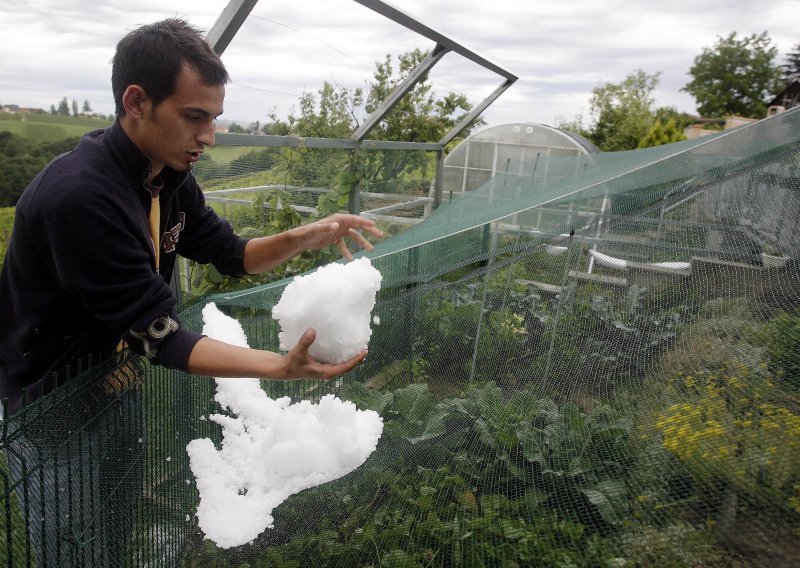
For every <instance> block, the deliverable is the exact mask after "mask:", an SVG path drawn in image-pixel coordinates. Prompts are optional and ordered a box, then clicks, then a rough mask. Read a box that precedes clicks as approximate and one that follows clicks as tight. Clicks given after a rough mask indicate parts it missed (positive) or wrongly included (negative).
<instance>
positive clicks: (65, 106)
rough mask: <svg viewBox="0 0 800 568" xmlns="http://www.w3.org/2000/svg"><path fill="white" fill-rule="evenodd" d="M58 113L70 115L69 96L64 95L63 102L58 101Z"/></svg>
mask: <svg viewBox="0 0 800 568" xmlns="http://www.w3.org/2000/svg"><path fill="white" fill-rule="evenodd" d="M58 114H60V115H62V116H69V102H67V97H64V98H63V99H61V102H60V103H58Z"/></svg>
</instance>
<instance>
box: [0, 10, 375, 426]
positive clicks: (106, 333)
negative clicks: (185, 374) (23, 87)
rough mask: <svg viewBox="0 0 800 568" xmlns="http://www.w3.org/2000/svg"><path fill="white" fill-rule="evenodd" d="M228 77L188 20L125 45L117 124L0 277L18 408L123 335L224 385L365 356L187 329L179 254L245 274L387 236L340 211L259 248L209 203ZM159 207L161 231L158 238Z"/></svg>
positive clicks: (335, 368)
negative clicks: (279, 349)
mask: <svg viewBox="0 0 800 568" xmlns="http://www.w3.org/2000/svg"><path fill="white" fill-rule="evenodd" d="M227 80H228V75H227V72H226V71H225V68H224V66H223V64H222V62H221V61H220V60H219V58H218V57H217V55H216V54H214V53H213V51H212V50H211V49H210V48H209V46H208V44H207V43H206V42H205V41H204V39H203V38H202V36H200V34H199V33H198V32H197V31H196V30H195V29H193V28H192V27H191V26H189V25H188V24H187V23H186V22H183V21H181V20H178V19H169V20H165V21H163V22H159V23H156V24H153V25H150V26H144V27H142V28H140V29H137V30H135V31H133V32H131V33H130V34H129V35H128V36H126V37H125V38H124V39H123V40H122V41H120V42H119V45H118V46H117V53H116V55H115V57H114V61H113V68H112V86H113V92H114V99H115V102H116V112H117V117H118V118H117V121H116V122H115V124H114V125H113V126H111V127H110V128H108V129H106V130H103V131H96V132H93V133H90V134H88V135H87V136H86V137H84V138H83V139H82V140H81V142H80V144H79V145H78V146H77V148H76V149H75V150H74V151H72V152H70V153H69V154H66V155H64V156H61V157H59V158H57V159H56V160H54V161H53V163H51V164H50V165H48V166H47V167H46V168H45V169H44V170H43V171H42V172H41V173H40V174H39V175H38V176H37V177H36V178H35V179H34V180H33V181H32V182H31V184H30V186H29V187H28V188H27V189H26V191H25V192H24V194H23V195H22V197H21V198H20V200H19V203H18V204H17V210H16V220H15V223H14V231H13V235H12V238H11V240H10V244H9V248H8V251H7V254H6V258H5V262H4V264H3V270H2V274H0V314H2V317H3V326H2V328H0V398H8V399H9V401H10V411H11V412H14V411H16V410H17V409H18V408H19V406H20V403H21V400H22V391H23V389H27V400H28V401H31V400H33V399H34V398H35V397H36V396H37V395H38V393H39V392H40V390H41V391H42V392H45V393H46V392H48V391H49V390H50V389H51V384H50V383H51V382H52V380H53V376H54V373H58V372H60V371H61V370H62V369H63V368H64V367H65V366H66V364H68V363H70V362H75V361H76V360H78V359H81V358H84V359H85V358H86V357H87V355H88V354H93V355H94V360H95V361H97V360H98V356H99V357H100V358H105V357H107V356H108V355H109V354H111V353H112V352H113V350H114V349H115V347H116V345H117V344H118V343H119V341H120V339H124V340H125V341H126V342H127V344H128V346H129V347H130V348H131V349H132V350H133V351H135V352H138V353H140V354H143V355H146V356H147V357H148V358H150V360H151V361H152V362H154V363H156V364H161V365H164V366H167V367H170V368H177V369H182V370H187V371H189V372H192V373H196V374H200V375H209V376H217V377H225V376H232V377H243V376H247V377H260V378H267V379H299V378H321V379H327V378H330V377H333V376H335V375H339V374H341V373H343V372H345V371H348V370H349V369H351V368H352V367H353V366H355V365H356V364H357V363H358V362H359V361H360V360H361V359H362V358H363V356H364V355H363V354H361V355H359V356H357V357H355V358H354V359H352V360H350V361H348V362H346V363H343V364H339V365H323V364H320V363H318V362H316V361H314V360H313V359H312V358H310V357H309V356H308V347H309V345H311V343H312V342H313V341H314V333H313V330H309V332H308V333H307V334H306V335H305V336H304V337H303V339H302V340H301V341H300V343H299V344H298V345H297V346H296V347H295V348H294V349H292V350H291V351H290V352H289V353H288V355H285V356H281V355H278V354H276V353H271V352H266V351H259V350H250V349H241V348H238V347H234V346H231V345H227V344H224V343H221V342H218V341H214V340H212V339H210V338H208V337H201V336H200V335H199V334H197V333H194V332H191V331H188V330H186V329H184V328H183V327H181V325H180V322H179V321H178V318H177V317H176V314H175V307H176V306H175V303H176V300H175V297H174V295H173V294H172V292H171V290H170V289H169V285H168V282H169V280H170V278H171V277H172V275H173V270H174V265H175V258H176V255H177V254H181V255H183V256H185V257H187V258H190V259H192V260H195V261H198V262H203V263H207V262H211V263H213V264H214V265H215V266H216V267H217V268H218V269H219V270H220V271H221V272H222V273H224V274H228V275H232V276H237V275H238V276H241V275H244V274H254V273H260V272H265V271H268V270H270V269H271V268H273V267H275V266H276V265H278V264H280V263H281V262H284V261H286V260H288V259H290V258H292V257H294V256H296V255H298V254H299V253H301V252H302V251H303V250H306V249H319V248H323V247H326V246H328V245H331V244H336V245H338V246H339V248H340V249H341V251H342V253H343V254H344V256H345V257H347V258H348V259H349V258H352V257H351V255H350V253H349V251H348V249H347V246H346V245H345V242H344V240H343V239H344V238H345V237H347V238H352V239H353V240H354V241H355V242H357V243H358V244H359V245H360V246H361V247H363V248H367V249H370V248H371V245H370V244H369V242H368V241H367V240H366V239H365V238H364V237H363V236H362V235H361V234H360V233H359V231H360V230H365V231H367V232H369V233H371V234H372V235H375V236H380V235H381V233H380V231H378V230H377V228H376V227H375V224H374V222H373V221H370V220H367V219H363V218H361V217H358V216H355V215H341V214H339V215H334V216H332V217H329V218H327V219H324V220H321V221H317V222H315V223H311V224H308V225H305V226H301V227H298V228H296V229H293V230H290V231H287V232H285V233H281V234H278V235H273V236H268V237H262V238H256V239H252V240H249V241H246V240H244V239H240V238H238V237H237V236H236V235H234V233H233V232H232V230H231V227H230V225H229V224H228V223H227V222H225V221H223V220H222V219H220V218H219V217H217V215H216V214H215V213H214V212H213V211H212V210H211V209H210V208H208V207H206V205H205V203H204V200H203V194H202V192H201V190H200V188H199V187H198V186H197V183H196V182H195V180H194V178H193V177H192V175H191V169H192V165H193V164H194V163H196V162H197V161H198V160H199V158H200V154H201V153H202V152H203V150H204V148H206V147H207V146H211V145H213V144H214V120H215V119H216V118H217V117H218V116H219V115H220V114H222V111H223V99H224V97H225V83H226V82H227ZM154 198H155V199H154ZM154 201H157V202H158V204H159V205H160V226H159V227H158V229H157V233H156V235H151V231H150V230H149V227H148V222H149V221H148V218H149V216H150V214H151V212H152V208H153V207H154ZM154 242H155V243H158V249H155V250H154V246H153V245H154ZM56 376H57V375H56ZM42 383H43V384H42Z"/></svg>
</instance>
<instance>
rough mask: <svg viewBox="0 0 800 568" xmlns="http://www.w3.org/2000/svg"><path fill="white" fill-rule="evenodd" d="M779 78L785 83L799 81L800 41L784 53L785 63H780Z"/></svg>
mask: <svg viewBox="0 0 800 568" xmlns="http://www.w3.org/2000/svg"><path fill="white" fill-rule="evenodd" d="M781 80H782V81H783V82H784V83H785V84H786V85H789V84H790V83H792V82H794V81H800V43H798V44H797V45H795V46H794V47H793V48H792V51H790V52H789V53H787V54H786V63H784V64H783V65H781Z"/></svg>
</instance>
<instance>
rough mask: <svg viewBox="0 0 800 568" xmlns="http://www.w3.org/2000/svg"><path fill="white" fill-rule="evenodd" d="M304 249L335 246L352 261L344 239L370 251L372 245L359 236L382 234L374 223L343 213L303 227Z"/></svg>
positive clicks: (378, 235) (380, 235) (377, 235)
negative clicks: (363, 232) (363, 233)
mask: <svg viewBox="0 0 800 568" xmlns="http://www.w3.org/2000/svg"><path fill="white" fill-rule="evenodd" d="M302 229H303V230H304V233H303V239H304V243H305V248H308V249H321V248H325V247H326V246H328V245H336V246H337V247H338V248H339V251H341V253H342V256H343V257H345V258H346V259H347V260H353V255H352V254H351V253H350V249H349V248H347V243H346V242H345V239H352V240H353V241H355V242H356V243H357V244H358V245H359V246H360V247H361V248H362V249H366V250H372V248H373V247H372V244H371V243H370V242H369V241H368V240H367V239H366V238H365V237H364V235H362V234H361V231H367V232H368V233H370V234H371V235H373V236H375V237H378V238H380V237H383V233H382V232H381V231H380V230H378V228H377V227H376V226H375V221H373V220H372V219H366V218H364V217H359V216H358V215H350V214H345V213H335V214H333V215H331V216H330V217H325V218H324V219H320V220H319V221H315V222H313V223H309V224H308V225H303V227H302Z"/></svg>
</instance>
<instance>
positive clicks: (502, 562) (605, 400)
mask: <svg viewBox="0 0 800 568" xmlns="http://www.w3.org/2000/svg"><path fill="white" fill-rule="evenodd" d="M798 123H800V111H798V110H795V111H789V112H786V113H783V114H781V115H778V116H776V117H773V118H770V119H768V120H764V121H760V122H757V123H754V124H752V125H749V126H747V127H743V128H740V129H737V130H734V131H726V132H722V133H720V134H717V135H714V136H712V137H706V138H701V139H696V140H693V141H690V142H685V143H678V144H672V145H668V146H663V147H659V148H653V149H648V150H639V151H634V152H622V153H614V154H591V155H585V156H579V157H569V158H566V157H565V158H563V160H562V159H561V158H558V157H554V158H551V159H550V160H549V161H548V162H547V168H546V169H545V168H540V166H541V164H542V163H543V162H537V161H536V160H532V161H528V162H526V163H523V164H511V163H509V164H507V166H508V167H506V168H505V169H504V172H514V173H513V174H511V173H499V174H497V175H495V176H494V177H493V178H492V179H491V180H490V181H489V182H487V183H486V184H485V185H484V186H482V187H481V188H480V189H478V190H476V191H473V192H468V193H466V194H464V195H458V194H455V193H454V194H453V195H452V197H451V196H450V195H449V192H448V191H447V188H446V187H445V188H444V189H445V192H444V196H445V197H444V199H443V204H442V205H441V206H440V207H439V208H438V209H436V210H435V211H434V212H432V213H431V214H430V215H428V216H427V217H426V218H425V219H424V221H422V222H420V223H417V224H414V225H408V226H407V228H405V229H403V230H400V231H398V232H397V234H394V235H393V236H392V237H390V238H388V239H386V240H385V241H383V242H381V243H379V244H377V246H376V248H375V250H374V251H373V252H372V253H370V254H369V255H368V256H369V257H370V258H371V259H372V262H373V264H374V265H375V266H376V267H377V268H378V269H379V270H380V271H381V273H382V274H383V276H384V285H383V289H382V290H381V292H380V294H379V298H378V303H377V306H376V309H375V313H376V315H378V316H379V317H380V325H377V326H375V327H374V332H373V336H372V339H371V341H370V355H369V357H368V358H367V360H366V361H365V362H364V363H363V364H362V365H360V366H359V367H358V368H357V369H356V370H354V371H353V372H351V373H350V374H348V375H347V376H345V377H343V378H342V380H338V381H331V382H327V383H318V382H304V381H301V382H294V383H280V382H264V383H263V384H264V388H265V389H266V390H267V392H268V393H270V395H271V396H275V397H277V396H284V395H287V396H290V397H291V398H292V399H293V400H304V399H310V400H317V399H318V398H319V397H320V396H322V395H324V394H327V393H335V394H336V395H337V396H339V397H341V398H343V399H347V400H352V401H353V402H355V403H356V404H357V405H358V406H359V407H360V408H371V409H374V410H376V411H378V412H379V413H380V414H381V416H382V417H383V420H384V425H385V427H384V434H383V437H382V438H381V440H380V442H379V445H378V448H377V450H376V451H375V452H374V453H373V454H372V455H371V456H370V458H369V459H368V460H367V462H366V463H365V464H364V465H363V466H362V467H360V468H359V469H357V470H356V471H355V472H353V473H351V474H350V475H348V476H346V477H344V478H342V479H339V480H337V481H334V482H331V483H327V484H325V485H323V486H320V487H316V488H313V489H310V490H306V491H304V492H302V493H301V494H299V495H295V496H293V497H291V498H290V499H288V500H287V501H286V502H284V503H283V504H282V505H280V506H279V507H278V508H276V509H275V510H274V511H273V516H274V518H275V528H273V529H267V530H266V531H265V532H264V533H263V534H262V535H261V536H260V537H259V538H258V539H256V541H254V542H253V543H251V544H249V545H245V546H242V547H238V548H233V549H228V550H222V549H219V548H217V547H215V546H214V544H213V543H211V542H209V541H204V540H203V535H202V532H201V531H199V529H198V528H197V526H196V520H195V517H194V510H195V508H196V505H197V493H196V490H195V488H194V480H193V478H192V476H191V473H190V471H189V469H188V459H187V456H186V452H185V446H186V444H187V443H188V442H189V441H190V440H192V439H194V438H198V437H210V438H212V439H214V440H215V441H216V442H217V443H219V439H218V438H219V431H218V427H217V426H215V425H214V424H211V423H209V422H208V421H207V420H205V419H204V418H205V417H207V416H208V414H209V413H210V412H215V411H218V409H217V408H215V407H214V404H213V403H212V401H211V398H212V396H213V383H212V381H209V380H207V379H204V378H201V377H192V376H188V375H186V374H183V373H178V372H172V371H168V370H163V369H158V370H157V369H150V370H149V371H148V372H147V376H146V378H145V381H144V384H143V386H142V387H141V388H140V389H138V390H134V391H130V392H127V393H126V394H125V395H123V396H121V397H116V398H112V399H111V400H106V399H102V400H100V402H98V403H97V404H100V405H101V406H99V407H93V408H91V409H89V410H87V411H86V413H85V415H84V414H81V412H83V411H82V410H80V409H81V408H83V407H82V406H81V404H84V402H85V400H87V399H90V398H91V397H87V395H86V393H87V392H90V390H89V389H91V388H92V386H91V383H92V381H91V376H100V375H103V374H105V373H106V372H107V371H108V369H107V368H101V369H99V370H96V371H95V372H94V373H88V374H87V373H84V374H83V375H81V377H79V378H77V379H75V380H72V381H69V382H68V383H67V384H66V385H64V386H62V387H61V388H59V389H58V390H57V391H56V392H55V393H53V394H52V395H50V396H48V397H45V398H44V399H42V400H40V401H38V402H37V403H34V404H32V405H30V406H28V407H27V408H26V409H24V410H23V411H22V412H20V413H18V414H16V415H14V416H13V417H12V418H11V419H9V420H6V421H5V422H4V423H3V428H4V431H3V441H2V444H3V447H4V448H6V449H7V451H6V453H8V451H16V450H14V449H13V448H14V446H13V441H14V439H15V436H19V435H25V436H28V435H30V436H33V437H35V436H36V433H37V432H41V431H46V432H50V431H53V430H55V431H69V432H72V431H80V430H81V429H82V428H83V424H84V423H86V422H87V421H88V422H89V423H91V422H95V423H98V424H99V425H100V427H99V430H100V431H101V433H104V434H107V435H104V436H101V437H102V438H103V439H104V440H105V442H104V444H105V446H104V447H102V448H101V447H99V446H98V447H97V449H95V446H92V451H88V450H86V449H85V448H83V449H81V448H78V450H74V449H73V448H72V445H74V444H77V443H86V441H85V440H84V441H81V440H83V438H80V437H67V438H66V439H65V440H63V441H62V442H61V443H60V444H57V446H56V447H55V448H54V449H52V450H51V451H49V453H48V451H43V450H37V451H39V454H38V455H27V454H26V457H25V459H26V460H27V461H26V465H25V468H26V469H25V474H24V475H23V478H24V479H25V480H27V481H25V482H23V483H22V484H21V485H17V486H16V487H14V483H13V482H12V480H11V476H9V475H8V473H7V472H6V470H5V469H3V472H4V475H3V483H4V486H3V489H4V492H3V494H2V495H3V497H2V501H0V504H2V507H0V518H2V519H3V520H2V521H0V523H2V527H3V528H4V531H0V536H2V537H3V538H1V539H0V540H2V544H0V557H2V558H7V559H8V563H9V565H11V566H25V565H28V562H29V561H28V559H29V558H30V559H31V560H33V556H34V555H35V551H34V552H31V550H32V549H34V548H35V542H36V539H37V538H38V537H37V535H38V534H39V533H40V532H42V531H44V530H46V529H47V528H48V527H49V526H50V525H49V523H50V520H49V519H52V518H58V514H59V513H63V512H64V511H63V507H64V506H65V505H64V503H67V505H66V507H67V509H68V511H69V513H70V514H73V515H74V514H78V515H81V514H82V515H84V516H85V521H84V522H83V523H82V524H80V525H79V526H81V527H83V530H82V531H78V532H79V533H80V534H79V535H78V536H79V537H80V538H76V539H74V542H67V544H65V545H64V547H63V551H62V552H59V554H62V555H66V556H64V557H63V558H62V559H63V560H64V561H63V562H61V564H63V565H80V562H79V561H77V560H76V559H81V558H82V559H83V560H84V561H85V560H86V559H87V558H94V559H100V560H104V559H111V558H113V559H120V558H124V559H125V562H126V563H128V564H130V565H137V566H139V565H141V566H144V565H147V566H203V567H206V566H220V567H222V566H226V567H227V566H245V565H246V566H515V565H516V566H768V565H769V566H789V565H793V564H794V563H796V562H797V558H798V557H800V412H799V411H798V408H800V406H799V405H798V403H799V402H800V400H799V399H798V389H799V388H800V352H799V351H800V347H798V345H800V342H799V341H800V272H799V271H798V266H799V265H798V258H800V254H798V252H799V249H800V234H799V233H800V231H798V219H799V218H800V216H799V214H800V124H798ZM537 164H538V165H537ZM556 174H557V175H556ZM313 185H314V184H309V186H308V187H311V186H313ZM232 187H234V186H232ZM245 187H249V185H247V184H246V185H245ZM287 187H288V185H287ZM269 191H272V190H269ZM296 193H303V192H302V191H301V190H298V191H297V192H296ZM305 193H306V194H308V193H313V192H308V191H306V192H305ZM253 199H255V196H253ZM228 205H229V206H231V207H236V206H237V205H236V204H231V203H229V204H228ZM306 205H307V206H309V207H313V206H315V202H314V201H309V202H307V203H306ZM214 206H215V207H218V206H220V203H217V204H215V205H214ZM242 207H243V208H244V209H247V207H249V206H246V205H245V206H242ZM232 217H235V215H232ZM381 222H382V223H390V221H381ZM286 283H287V280H281V281H278V282H273V283H270V284H266V285H262V286H257V287H251V288H248V289H244V290H238V291H229V292H224V293H219V294H215V295H212V296H208V297H204V298H202V299H201V300H199V301H194V302H193V303H192V304H191V305H187V306H186V307H185V308H184V310H183V311H182V314H181V315H182V320H183V322H184V324H185V325H188V326H190V327H192V328H194V329H200V327H201V326H202V322H201V314H200V310H201V309H202V307H203V306H204V305H205V304H206V303H207V302H209V301H213V302H215V303H216V304H217V305H218V306H219V307H220V308H221V309H222V310H223V311H224V312H226V313H228V314H229V315H232V316H234V317H236V318H237V319H238V320H239V321H240V322H241V323H242V325H243V327H244V330H245V332H246V334H247V336H248V338H249V341H250V344H251V346H252V347H258V348H267V349H273V350H274V349H276V348H277V346H278V341H277V333H278V331H279V330H278V329H277V327H276V324H275V322H273V321H272V319H271V317H270V308H271V306H273V305H274V304H275V303H276V302H277V301H278V298H279V297H280V294H281V292H282V290H283V287H284V286H285V284H286ZM132 396H133V397H139V398H140V400H141V407H140V408H139V407H138V406H136V405H131V406H130V407H128V406H126V404H127V402H126V401H127V400H128V399H129V398H130V397H132ZM68 419H71V420H73V421H74V425H71V424H73V422H70V420H68ZM112 434H113V436H112ZM106 448H108V449H110V450H111V451H107V452H106V453H103V452H104V451H105V449H106ZM128 451H129V452H130V457H128V455H129V454H127V453H126V452H128ZM106 454H108V455H109V456H110V457H109V458H108V459H107V460H106V457H105V456H106ZM59 456H64V459H65V460H66V461H68V462H69V463H71V464H72V465H71V466H70V467H71V468H72V469H70V467H67V469H66V470H65V471H67V472H70V471H72V473H69V475H73V476H74V475H76V474H77V475H79V476H80V474H81V473H82V472H83V473H85V472H88V471H94V470H93V469H92V468H91V467H89V465H87V464H84V463H83V461H82V460H86V459H104V460H106V461H109V462H111V463H110V465H108V466H107V469H108V471H102V475H98V477H97V480H96V481H94V478H92V476H91V475H89V476H88V478H87V479H82V478H80V479H78V480H77V481H75V480H73V479H72V478H71V477H70V479H69V482H64V483H62V484H61V487H62V489H64V491H65V492H66V493H68V494H70V495H71V496H72V497H71V499H72V500H71V501H70V500H66V501H65V500H64V499H63V498H62V499H55V498H53V499H52V500H51V499H49V497H47V498H45V499H44V503H43V506H42V507H40V509H41V510H44V511H46V513H47V514H45V515H44V516H43V517H42V518H45V519H46V520H45V521H42V520H41V518H40V519H36V518H30V516H31V515H30V514H27V516H26V513H25V512H24V511H23V509H21V508H20V507H19V501H20V499H22V497H21V496H22V495H23V494H24V491H25V488H26V487H27V486H28V485H29V484H32V483H34V480H35V479H36V475H37V473H36V472H37V471H39V470H38V469H37V459H38V460H39V461H47V460H54V459H61V457H59ZM70 460H71V461H70ZM125 466H127V469H125ZM115 468H116V469H115ZM65 475H66V474H65ZM93 483H96V484H97V487H95V486H93V485H92V484H93ZM126 499H127V500H128V501H130V502H133V504H134V505H135V507H134V510H135V511H136V513H135V514H133V515H132V516H131V517H130V521H129V522H127V523H125V522H120V521H119V519H115V517H114V514H113V513H111V512H110V511H111V510H112V509H114V510H121V509H124V508H125V507H129V506H130V503H128V502H126ZM59 508H61V509H59ZM28 510H30V509H28ZM26 526H27V527H28V528H29V530H26ZM102 527H106V528H105V530H103V528H102ZM115 531H116V532H115ZM95 534H97V535H99V536H98V538H97V539H95V540H92V538H91V537H92V535H95ZM124 534H130V537H129V538H127V539H126V538H125V537H124V536H123V535H124ZM59 550H60V551H61V549H59ZM81 554H83V555H84V556H82V557H81V556H80V555H81ZM92 555H95V556H92ZM48 565H50V564H48ZM53 565H57V564H55V563H53ZM112 565H119V564H113V563H112Z"/></svg>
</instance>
